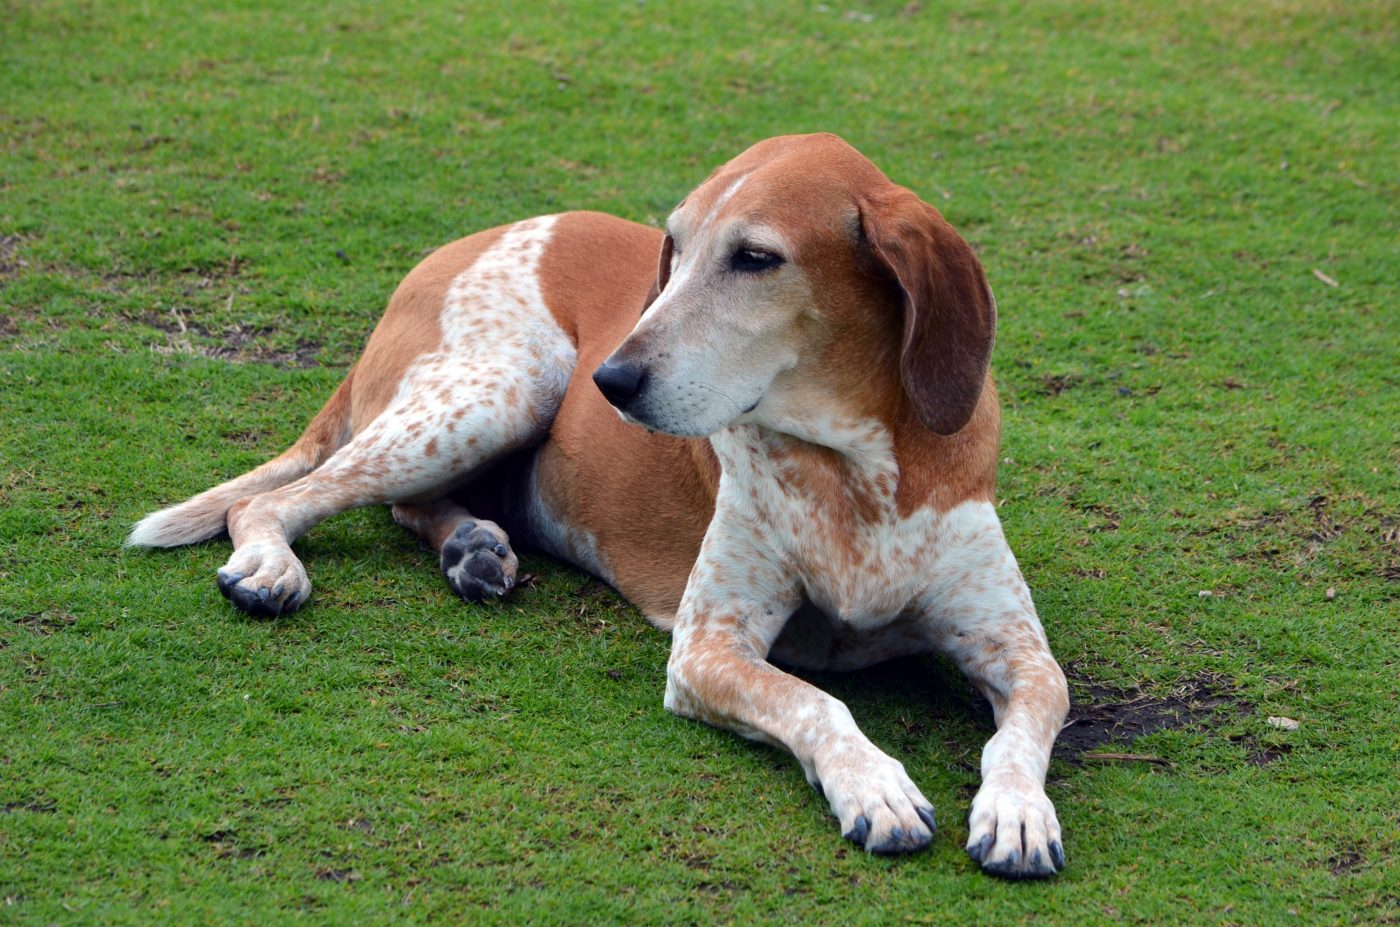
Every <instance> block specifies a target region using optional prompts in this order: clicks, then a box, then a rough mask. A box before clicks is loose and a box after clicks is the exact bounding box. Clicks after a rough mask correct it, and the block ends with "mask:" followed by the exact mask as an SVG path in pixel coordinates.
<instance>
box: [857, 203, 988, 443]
mask: <svg viewBox="0 0 1400 927" xmlns="http://www.w3.org/2000/svg"><path fill="white" fill-rule="evenodd" d="M861 225H862V228H863V229H864V231H865V235H866V237H867V238H868V239H869V241H870V247H871V250H872V251H873V252H874V255H875V258H876V260H877V261H878V263H880V264H881V265H883V266H884V268H885V269H886V270H888V271H889V272H890V273H891V274H893V275H894V277H895V279H896V280H898V281H899V286H900V289H902V290H903V291H904V341H903V346H902V350H901V353H900V359H899V371H900V378H901V379H902V380H903V383H904V391H905V393H906V394H908V396H909V400H910V402H912V403H913V404H914V410H915V411H916V412H917V413H918V415H919V419H920V420H921V421H922V422H923V423H924V424H925V425H926V426H928V427H929V428H930V429H931V430H932V431H934V432H936V433H938V434H941V435H950V434H953V433H954V432H956V431H958V430H960V429H961V428H962V427H963V426H964V425H966V424H967V423H968V421H969V420H970V419H971V418H972V412H973V410H974V409H976V408H977V400H978V398H979V397H980V396H981V395H982V385H983V383H984V382H985V381H986V379H987V364H988V362H989V361H990V360H991V356H992V339H993V337H994V335H995V332H996V316H997V310H996V303H995V302H994V301H993V299H992V291H991V290H990V289H989V288H988V286H987V278H986V277H985V276H984V275H983V273H982V265H981V264H980V263H979V262H978V260H977V256H976V255H975V254H973V253H972V248H971V247H970V246H969V245H968V243H967V242H966V241H964V240H963V238H962V236H961V235H959V234H958V233H957V232H955V231H953V227H952V226H951V225H949V224H948V222H947V220H945V219H944V218H943V217H942V216H941V215H939V213H938V210H936V209H934V208H933V207H932V206H930V205H928V204H927V203H925V202H924V201H923V200H921V199H919V198H918V197H917V196H915V195H914V194H913V193H912V192H910V191H909V190H906V189H904V188H903V187H898V186H893V185H892V186H891V187H890V189H889V190H888V191H881V192H880V193H878V194H873V195H870V196H868V197H867V198H866V200H865V202H863V203H862V204H861Z"/></svg>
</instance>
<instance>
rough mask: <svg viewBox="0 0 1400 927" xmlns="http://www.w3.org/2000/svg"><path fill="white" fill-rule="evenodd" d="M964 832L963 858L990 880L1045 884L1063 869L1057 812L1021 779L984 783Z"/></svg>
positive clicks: (995, 779) (1040, 792) (1039, 789)
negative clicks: (993, 877) (1046, 879)
mask: <svg viewBox="0 0 1400 927" xmlns="http://www.w3.org/2000/svg"><path fill="white" fill-rule="evenodd" d="M968 829H969V834H968V838H967V855H968V856H971V857H972V858H973V859H974V860H976V861H977V863H978V864H979V865H981V867H982V869H983V870H984V871H986V872H989V873H991V874H992V875H996V876H1001V877H1002V878H1006V879H1043V878H1046V877H1048V876H1052V875H1054V874H1055V873H1057V872H1059V871H1060V870H1061V869H1063V868H1065V849H1064V845H1063V844H1061V843H1060V822H1059V819H1058V818H1056V817H1055V806H1054V805H1052V804H1051V803H1050V799H1049V798H1047V797H1046V796H1045V789H1044V788H1042V787H1041V786H1040V785H1039V784H1037V783H1033V782H1030V781H1029V780H1026V779H1025V778H1024V777H1022V776H1016V775H1010V776H1002V777H992V778H989V779H987V781H986V782H984V783H983V785H982V788H981V789H980V790H979V791H978V793H977V797H976V798H974V799H973V800H972V813H971V814H970V815H969V816H968Z"/></svg>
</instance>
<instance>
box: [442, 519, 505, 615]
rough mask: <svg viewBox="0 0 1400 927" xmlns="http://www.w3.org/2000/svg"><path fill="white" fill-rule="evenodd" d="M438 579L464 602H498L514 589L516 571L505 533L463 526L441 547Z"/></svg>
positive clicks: (481, 526)
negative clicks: (440, 577)
mask: <svg viewBox="0 0 1400 927" xmlns="http://www.w3.org/2000/svg"><path fill="white" fill-rule="evenodd" d="M441 563H442V575H443V576H444V577H446V578H447V585H449V586H451V587H452V591H453V592H455V593H457V594H458V595H459V596H461V597H462V598H463V599H465V600H466V601H468V602H481V601H484V600H486V599H494V598H499V597H501V596H504V595H506V594H507V593H508V592H510V591H511V590H512V589H514V588H515V574H516V571H517V570H518V569H519V568H520V562H519V561H518V560H517V559H516V556H515V552H514V551H512V550H511V549H510V543H509V539H508V538H506V535H505V532H504V531H502V530H501V529H500V528H498V527H497V526H496V525H494V524H492V523H491V522H470V521H469V522H464V523H462V524H461V525H459V526H458V528H457V530H456V531H454V532H453V533H452V536H451V537H449V538H448V539H447V540H446V541H444V542H443V545H442V555H441Z"/></svg>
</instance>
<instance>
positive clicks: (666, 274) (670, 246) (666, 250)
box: [642, 235, 676, 313]
mask: <svg viewBox="0 0 1400 927" xmlns="http://www.w3.org/2000/svg"><path fill="white" fill-rule="evenodd" d="M675 249H676V243H675V242H674V241H672V240H671V236H670V235H667V236H666V237H665V238H664V239H662V241H661V259H660V263H658V264H657V267H656V280H655V281H654V282H653V283H652V285H651V289H650V290H648V291H647V298H646V300H645V301H643V303H642V312H643V313H645V312H646V311H647V310H648V309H650V308H651V304H652V303H654V302H656V300H657V299H658V298H659V297H660V296H661V291H662V290H664V289H666V284H667V283H668V282H670V280H671V255H672V254H673V253H674V252H675Z"/></svg>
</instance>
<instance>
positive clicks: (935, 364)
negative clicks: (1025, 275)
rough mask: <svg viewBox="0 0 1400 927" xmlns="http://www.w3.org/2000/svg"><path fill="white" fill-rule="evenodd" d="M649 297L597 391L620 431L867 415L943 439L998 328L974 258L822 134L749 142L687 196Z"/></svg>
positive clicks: (710, 429) (972, 401) (957, 421)
mask: <svg viewBox="0 0 1400 927" xmlns="http://www.w3.org/2000/svg"><path fill="white" fill-rule="evenodd" d="M653 296H654V298H652V299H651V300H650V301H649V304H648V305H647V306H646V307H645V309H644V311H643V313H642V317H641V320H640V321H639V322H638V323H637V326H636V328H635V329H633V331H632V333H631V334H630V335H629V336H628V337H627V338H626V340H624V341H623V342H622V344H621V345H620V346H619V347H618V348H617V350H616V351H614V352H613V354H612V356H611V357H609V358H608V360H607V361H606V362H605V363H604V364H603V365H602V366H601V367H599V368H598V370H597V372H596V373H595V374H594V381H595V382H596V383H597V384H598V386H599V388H600V389H601V390H602V391H603V393H604V395H606V396H607V397H608V399H609V401H611V402H612V403H613V405H615V406H616V407H617V408H618V409H619V411H620V412H621V413H622V415H623V417H624V418H626V419H627V420H629V421H633V422H636V423H639V424H642V425H645V426H647V427H649V428H652V429H655V430H657V431H665V432H670V433H672V434H678V435H692V436H701V435H709V434H713V433H714V432H716V431H719V430H720V429H722V428H725V427H727V426H729V425H733V424H737V423H741V422H756V423H759V424H765V425H768V426H770V427H774V428H777V429H779V430H782V429H783V427H784V424H785V422H788V421H791V420H793V419H794V418H795V417H798V418H800V417H802V416H804V415H806V416H810V414H811V412H812V410H814V409H828V410H830V411H832V412H833V413H839V412H849V411H851V410H852V409H853V408H865V409H869V408H871V407H872V404H876V405H878V404H884V405H885V406H886V407H893V406H900V405H901V404H907V405H906V407H908V408H912V410H913V412H914V413H915V414H916V415H917V417H918V419H919V420H920V421H922V422H923V424H924V425H925V426H927V427H928V428H929V429H931V430H933V431H934V432H936V433H938V434H952V433H954V432H956V431H958V430H959V429H961V428H962V427H963V426H964V425H965V424H966V423H967V422H968V420H969V419H970V418H971V416H972V413H973V409H974V408H975V407H976V405H977V400H978V397H979V396H980V394H981V392H982V387H983V383H984V381H985V379H986V373H987V362H988V359H989V357H990V355H991V350H992V337H993V330H994V328H995V322H996V306H995V303H994V302H993V300H992V295H991V291H990V290H989V289H988V287H987V282H986V278H985V277H984V276H983V274H982V267H981V265H980V264H979V263H978V261H977V258H976V256H975V255H974V254H973V252H972V249H971V248H970V247H969V246H968V244H967V242H965V241H964V240H963V239H962V237H961V236H959V235H958V233H957V232H955V231H954V230H953V228H952V227H951V226H950V225H949V224H948V223H947V222H946V221H945V220H944V219H943V217H942V216H941V215H939V213H938V211H937V210H936V209H934V208H933V207H932V206H930V205H928V204H927V203H925V202H923V201H922V200H920V199H919V198H918V197H917V196H916V195H914V194H913V193H912V192H910V191H909V190H906V189H905V188H903V187H900V186H897V185H896V184H894V183H891V182H890V180H889V179H888V178H886V177H885V175H884V174H882V173H881V172H880V170H879V169H878V168H876V167H875V166H874V165H873V164H871V163H870V162H869V161H868V160H866V159H865V158H864V157H863V156H862V155H861V154H860V153H859V152H857V151H856V150H855V149H854V148H852V147H850V146H849V145H847V144H846V143H845V142H843V141H842V140H841V139H839V138H837V137H836V136H833V135H803V136H785V137H781V138H774V139H769V140H767V141H764V142H760V143H758V144H757V145H754V146H753V147H752V148H750V149H749V150H748V151H745V152H744V153H743V154H741V155H739V157H737V158H735V159H734V160H733V161H730V162H729V163H728V164H726V165H724V166H723V167H721V168H720V169H719V170H717V171H715V172H714V173H713V174H712V175H711V176H710V178H709V179H708V180H706V181H705V182H704V183H703V184H701V185H700V186H699V187H698V188H697V189H696V190H695V191H694V192H692V193H691V194H690V195H689V196H687V197H686V198H685V199H684V200H683V201H682V202H681V204H680V205H679V206H678V207H676V210H675V211H674V212H673V213H672V214H671V216H670V218H669V220H668V221H667V223H666V238H665V241H664V243H663V245H662V248H661V255H660V266H659V267H658V268H657V279H656V286H655V288H654V289H653Z"/></svg>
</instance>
